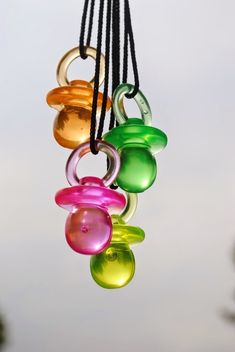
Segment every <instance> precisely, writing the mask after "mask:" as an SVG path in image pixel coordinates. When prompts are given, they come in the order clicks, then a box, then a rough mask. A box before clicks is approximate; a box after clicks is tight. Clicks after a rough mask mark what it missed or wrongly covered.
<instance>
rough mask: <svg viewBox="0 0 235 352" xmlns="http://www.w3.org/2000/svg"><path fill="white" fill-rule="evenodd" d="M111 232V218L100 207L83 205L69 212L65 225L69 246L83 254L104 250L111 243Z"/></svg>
mask: <svg viewBox="0 0 235 352" xmlns="http://www.w3.org/2000/svg"><path fill="white" fill-rule="evenodd" d="M111 234H112V223H111V218H110V216H109V214H108V213H107V211H106V210H105V209H102V208H99V207H91V206H81V207H80V208H78V209H77V210H76V211H75V212H73V213H70V214H69V216H68V218H67V221H66V225H65V236H66V240H67V242H68V244H69V246H70V247H71V248H72V249H73V250H74V251H75V252H77V253H81V254H97V253H100V252H102V251H103V250H104V249H105V248H106V247H107V246H108V245H109V243H110V241H111Z"/></svg>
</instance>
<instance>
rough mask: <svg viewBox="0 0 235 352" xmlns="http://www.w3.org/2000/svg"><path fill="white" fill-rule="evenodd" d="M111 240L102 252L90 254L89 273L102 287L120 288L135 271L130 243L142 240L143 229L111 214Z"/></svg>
mask: <svg viewBox="0 0 235 352" xmlns="http://www.w3.org/2000/svg"><path fill="white" fill-rule="evenodd" d="M112 223H113V232H112V241H111V244H110V246H109V247H108V248H106V249H105V250H104V252H102V253H100V254H98V255H95V256H92V257H91V260H90V270H91V275H92V277H93V279H94V280H95V282H96V283H97V284H98V285H100V286H101V287H103V288H108V289H112V288H121V287H123V286H126V285H127V284H128V283H129V282H130V281H131V279H132V278H133V276H134V273H135V257H134V254H133V252H132V250H131V249H130V245H131V244H135V243H139V242H142V241H143V240H144V236H145V235H144V231H143V230H142V229H140V228H139V227H135V226H130V225H127V224H126V223H125V222H124V221H123V220H122V218H121V217H120V216H118V215H113V216H112Z"/></svg>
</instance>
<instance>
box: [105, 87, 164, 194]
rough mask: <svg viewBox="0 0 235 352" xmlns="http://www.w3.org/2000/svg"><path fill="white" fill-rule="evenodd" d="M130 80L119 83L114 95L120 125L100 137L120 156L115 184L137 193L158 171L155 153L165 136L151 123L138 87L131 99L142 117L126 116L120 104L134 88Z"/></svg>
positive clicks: (149, 114) (144, 188)
mask: <svg viewBox="0 0 235 352" xmlns="http://www.w3.org/2000/svg"><path fill="white" fill-rule="evenodd" d="M133 89H134V86H132V85H131V84H127V83H124V84H120V85H119V86H118V87H117V88H116V90H115V92H114V95H113V111H114V115H115V117H116V119H117V121H118V123H119V126H118V127H116V128H113V129H112V130H111V131H110V132H108V133H106V134H105V135H104V136H103V138H104V140H105V141H107V142H109V143H111V144H113V145H114V146H115V147H116V148H117V149H118V152H119V154H120V156H121V169H120V172H119V174H118V177H117V184H118V186H120V187H121V188H122V189H124V190H125V191H127V192H132V193H140V192H144V191H145V190H146V189H147V188H149V187H150V186H151V185H152V184H153V182H154V180H155V178H156V175H157V164H156V160H155V158H154V155H155V154H157V153H158V152H160V151H161V150H162V149H164V148H165V146H166V144H167V136H166V135H165V133H164V132H162V131H161V130H159V129H157V128H155V127H152V126H151V124H152V114H151V109H150V106H149V104H148V101H147V99H146V98H145V96H144V95H143V93H142V92H141V91H140V90H139V91H138V92H137V94H136V95H135V97H134V99H135V101H136V103H137V105H138V107H139V109H140V111H141V117H142V119H138V118H127V116H126V114H125V111H124V108H123V98H124V95H125V94H127V93H130V92H131V91H133Z"/></svg>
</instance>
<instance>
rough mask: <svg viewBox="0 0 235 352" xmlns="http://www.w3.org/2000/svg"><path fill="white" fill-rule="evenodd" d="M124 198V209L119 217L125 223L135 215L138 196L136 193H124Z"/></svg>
mask: <svg viewBox="0 0 235 352" xmlns="http://www.w3.org/2000/svg"><path fill="white" fill-rule="evenodd" d="M126 198H127V201H126V207H125V209H124V210H123V212H122V213H121V215H120V216H121V218H122V219H123V220H124V221H125V222H126V223H127V222H129V221H130V219H131V218H132V216H133V215H134V214H135V211H136V208H137V204H138V196H137V194H136V193H128V192H126Z"/></svg>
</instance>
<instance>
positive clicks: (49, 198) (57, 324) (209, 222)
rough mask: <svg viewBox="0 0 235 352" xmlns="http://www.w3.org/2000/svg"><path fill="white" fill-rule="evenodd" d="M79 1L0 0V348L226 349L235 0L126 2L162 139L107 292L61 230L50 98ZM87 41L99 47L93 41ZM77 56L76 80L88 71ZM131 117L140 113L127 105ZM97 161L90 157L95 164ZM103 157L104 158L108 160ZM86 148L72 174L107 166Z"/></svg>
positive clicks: (233, 216) (234, 276) (232, 338)
mask: <svg viewBox="0 0 235 352" xmlns="http://www.w3.org/2000/svg"><path fill="white" fill-rule="evenodd" d="M82 5H83V1H78V0H77V1H75V0H69V1H55V0H51V1H46V0H40V1H35V0H34V1H33V0H22V1H16V0H2V1H1V5H0V13H1V15H0V16H1V18H0V23H1V25H0V28H1V30H0V36H1V37H0V38H1V41H0V45H1V74H0V77H1V86H0V89H1V117H0V118H1V130H0V143H1V149H0V165H1V173H0V187H1V197H0V206H1V209H0V211H1V221H0V285H1V286H0V314H2V315H3V317H4V321H5V323H6V326H7V334H8V336H7V339H8V344H7V346H6V349H5V351H6V352H23V351H24V352H31V351H33V352H52V351H56V352H64V351H69V352H75V351H76V352H77V351H83V352H90V351H93V350H95V351H96V352H109V351H110V350H112V352H130V351H131V352H132V351H133V352H142V351H148V352H178V351H180V352H233V351H234V348H235V325H232V324H229V323H227V322H226V321H224V320H223V318H221V312H222V311H223V309H224V308H227V309H231V310H232V311H235V300H234V297H233V296H234V291H235V272H234V267H233V264H232V260H231V253H232V249H233V246H234V244H235V187H234V177H235V160H234V151H235V138H234V130H235V101H234V93H235V70H234V62H235V40H234V33H235V21H234V13H235V2H234V1H233V0H213V1H212V0H177V1H176V0H175V1H173V0H161V1H160V0H157V1H156V0H151V1H150V0H149V1H147V0H146V1H140V0H132V1H131V5H132V6H131V8H132V18H133V27H134V31H135V37H136V49H137V55H138V63H139V71H140V79H141V88H142V91H143V92H144V94H145V95H146V96H147V97H148V99H149V102H150V104H151V107H152V111H153V118H154V120H153V123H154V125H155V126H156V127H159V128H161V129H163V130H164V131H165V132H166V133H167V134H168V136H169V145H168V147H167V149H166V150H165V151H163V152H162V153H161V154H160V155H159V156H158V157H157V159H158V166H159V173H158V181H157V183H156V184H155V185H154V186H153V187H152V188H151V189H150V190H149V191H147V192H146V193H145V194H143V195H141V196H140V201H139V207H138V210H137V213H136V215H135V217H134V218H133V219H132V221H131V223H132V224H133V225H137V226H140V227H142V228H143V229H144V230H145V232H146V240H145V242H144V243H143V244H141V245H138V246H136V247H135V248H134V253H135V256H136V262H137V268H136V274H135V278H134V280H133V281H132V282H131V284H130V285H129V286H127V287H126V288H123V289H121V290H104V289H101V288H100V287H99V286H97V285H96V284H95V283H94V282H93V281H92V279H91V277H90V273H89V258H88V257H84V256H80V255H76V253H74V252H73V251H72V250H70V248H69V247H68V246H67V244H66V242H65V239H64V223H65V219H66V216H67V212H66V211H63V210H62V209H60V208H58V207H57V206H56V205H55V204H54V200H53V198H54V194H55V192H56V191H57V190H58V189H60V188H62V187H66V186H67V181H66V178H65V173H64V167H65V163H66V159H67V157H68V155H69V151H68V150H65V149H62V148H60V147H59V146H58V145H57V144H56V142H55V141H54V139H53V137H52V132H51V131H52V124H53V119H54V117H55V115H56V113H55V111H54V110H52V109H50V108H49V107H48V106H47V105H46V103H45V95H46V93H47V92H48V91H49V90H50V89H52V88H54V87H56V86H57V83H56V79H55V70H56V66H57V63H58V61H59V59H60V58H61V56H62V55H63V54H64V53H65V52H66V51H68V50H69V49H70V48H72V47H74V46H76V45H77V44H78V35H79V28H80V19H81V9H82ZM93 44H94V45H95V43H94V42H93ZM93 70H94V65H93V62H92V60H90V61H89V64H88V63H87V62H86V63H85V62H83V61H82V60H78V61H77V63H76V64H74V65H73V69H72V72H70V76H71V78H73V79H77V78H79V79H90V77H91V76H92V74H93ZM128 111H129V113H130V115H131V112H132V111H133V113H132V115H133V114H134V113H135V114H136V113H137V109H136V107H135V104H134V103H133V104H130V106H129V110H128ZM91 160H92V161H93V163H91ZM101 160H103V164H104V166H103V167H102V166H101V165H102V163H101ZM105 167H106V164H105V158H104V157H103V156H101V155H100V156H98V157H87V158H85V159H84V160H83V161H82V162H81V164H80V169H79V174H80V175H83V176H84V175H89V174H90V175H91V174H98V175H100V176H102V174H103V173H104V171H105Z"/></svg>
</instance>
